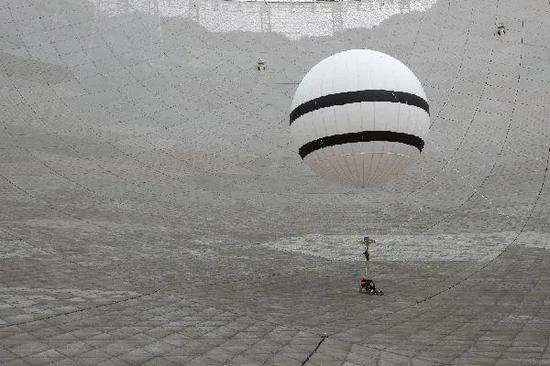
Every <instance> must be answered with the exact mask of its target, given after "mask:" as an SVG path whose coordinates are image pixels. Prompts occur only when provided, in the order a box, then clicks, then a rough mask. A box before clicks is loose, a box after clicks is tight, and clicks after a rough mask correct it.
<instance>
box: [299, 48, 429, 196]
mask: <svg viewBox="0 0 550 366" xmlns="http://www.w3.org/2000/svg"><path fill="white" fill-rule="evenodd" d="M429 125H430V116H429V107H428V102H427V100H426V94H425V93H424V90H423V89H422V85H421V84H420V81H418V79H417V78H416V76H415V75H414V74H413V73H412V71H411V70H409V68H408V67H407V66H405V65H404V64H403V63H401V62H400V61H398V60H396V59H395V58H393V57H391V56H388V55H386V54H384V53H382V52H377V51H372V50H349V51H344V52H340V53H337V54H335V55H332V56H330V57H328V58H326V59H324V60H323V61H321V62H319V63H318V64H317V65H315V66H314V67H313V68H312V69H311V70H310V71H309V72H308V73H307V74H306V76H305V77H304V79H303V80H302V82H301V83H300V85H299V86H298V89H297V90H296V94H295V95H294V99H293V100H292V105H291V112H290V128H291V133H292V137H293V140H294V143H295V145H296V147H297V148H298V151H299V154H300V156H301V157H302V159H303V160H304V161H306V162H307V163H308V164H309V165H310V166H311V168H312V169H313V170H314V171H315V172H316V173H318V174H319V175H320V176H322V177H324V178H326V179H329V180H332V181H336V182H338V183H341V184H343V185H346V186H352V187H369V186H379V185H382V184H384V183H386V182H388V181H390V180H392V179H393V178H395V177H396V176H397V175H398V174H399V173H401V172H402V171H404V170H405V169H406V168H407V167H408V166H409V165H410V164H411V163H412V162H413V161H414V160H415V159H416V158H417V157H418V156H419V155H420V152H421V151H422V148H423V147H424V138H425V137H426V135H427V133H428V129H429Z"/></svg>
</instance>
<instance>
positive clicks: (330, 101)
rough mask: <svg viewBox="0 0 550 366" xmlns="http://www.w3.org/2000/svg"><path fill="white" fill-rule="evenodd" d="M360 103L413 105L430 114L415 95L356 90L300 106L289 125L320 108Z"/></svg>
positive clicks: (428, 108) (294, 112) (386, 91)
mask: <svg viewBox="0 0 550 366" xmlns="http://www.w3.org/2000/svg"><path fill="white" fill-rule="evenodd" d="M361 102H391V103H403V104H408V105H414V106H416V107H418V108H421V109H423V110H425V111H426V113H428V114H430V107H429V105H428V102H427V101H426V100H425V99H424V98H422V97H419V96H418V95H416V94H411V93H406V92H400V91H391V90H358V91H350V92H342V93H335V94H328V95H324V96H322V97H319V98H315V99H312V100H310V101H308V102H305V103H302V104H300V105H299V106H298V107H296V108H294V110H293V111H292V112H290V124H292V122H294V121H295V120H296V119H298V118H300V117H301V116H303V115H304V114H306V113H309V112H313V111H316V110H318V109H321V108H327V107H332V106H335V105H344V104H350V103H361Z"/></svg>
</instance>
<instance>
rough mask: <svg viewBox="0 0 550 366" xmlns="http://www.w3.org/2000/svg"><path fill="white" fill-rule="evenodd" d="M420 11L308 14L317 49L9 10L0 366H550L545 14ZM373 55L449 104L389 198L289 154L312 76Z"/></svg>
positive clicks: (63, 12) (455, 7)
mask: <svg viewBox="0 0 550 366" xmlns="http://www.w3.org/2000/svg"><path fill="white" fill-rule="evenodd" d="M410 3H413V5H414V4H417V5H418V4H420V5H422V4H424V5H426V6H425V7H424V8H423V9H417V10H424V11H417V10H409V9H408V8H407V6H406V5H407V4H404V3H402V2H395V1H393V2H392V1H385V2H382V1H364V2H358V3H357V4H355V3H354V5H350V4H346V5H339V4H329V5H313V4H309V5H304V4H299V5H296V6H298V8H296V9H298V10H297V11H296V12H297V13H300V12H301V13H300V14H302V16H303V14H305V13H307V11H310V12H313V13H315V10H316V9H318V10H319V12H321V14H322V16H320V18H328V19H331V24H332V28H331V29H330V30H326V29H321V31H320V33H317V34H320V35H330V36H322V37H315V36H308V35H311V34H310V33H311V32H313V30H315V29H314V28H312V26H311V25H310V24H308V23H307V22H305V23H303V24H302V28H300V29H301V30H299V31H295V28H292V29H294V30H293V31H292V32H290V33H289V32H286V31H285V29H287V30H288V28H285V27H286V26H285V24H286V23H285V20H287V21H289V20H293V19H294V20H295V19H296V18H295V17H296V12H294V13H292V9H293V8H292V4H283V5H284V6H283V5H274V4H271V5H272V6H273V8H272V9H273V10H272V11H268V10H269V9H268V10H266V8H258V5H257V4H251V5H250V4H249V5H247V4H246V3H241V4H240V5H239V6H240V7H241V8H236V5H235V4H234V3H227V2H220V3H215V2H208V3H200V2H191V1H187V2H183V1H182V2H175V1H166V2H160V3H158V2H156V1H150V2H148V1H141V2H131V1H128V2H123V1H94V2H86V1H81V0H54V1H47V2H46V1H38V0H0V364H2V365H44V364H55V365H74V364H78V365H127V364H128V365H137V364H145V365H172V364H174V365H183V364H191V365H222V364H235V365H257V364H266V365H275V364H277V365H302V364H304V363H305V364H307V365H341V364H346V365H394V364H395V365H440V364H463V365H495V364H496V365H536V364H541V365H544V364H550V349H549V341H550V295H549V294H550V253H549V250H550V189H549V187H550V182H548V180H549V179H550V178H548V175H550V173H549V172H548V164H549V163H548V159H549V148H550V127H549V123H550V121H549V116H550V107H549V105H550V103H549V102H550V92H549V87H550V68H549V62H550V4H549V3H548V2H547V1H546V0H544V1H543V0H529V1H522V2H518V1H513V0H475V1H474V0H465V1H447V0H440V1H438V2H435V3H434V2H429V1H424V2H415V1H412V2H410ZM178 4H179V5H180V6H187V7H188V8H187V10H184V11H180V12H178V11H175V10H173V9H174V8H176V9H177V8H178ZM197 4H198V5H197ZM201 4H202V5H201ZM193 5H195V7H193ZM271 5H269V4H265V3H264V5H262V6H264V7H269V6H271ZM306 6H309V8H306ZM344 6H345V7H346V9H348V10H349V9H351V10H349V11H353V6H356V7H357V9H359V10H360V9H361V7H363V8H365V7H366V8H368V7H371V8H372V7H378V8H380V9H389V10H388V14H389V13H391V14H389V15H391V16H387V17H383V19H378V18H377V19H376V20H373V21H372V22H367V21H365V22H363V23H361V24H360V25H359V28H355V27H353V26H346V24H348V23H346V22H345V21H344V19H349V17H348V18H343V17H342V13H343V12H342V11H341V10H342V7H344ZM339 7H340V8H339ZM384 7H386V8H384ZM395 7H397V8H398V9H400V10H398V11H394V10H395V9H394V8H395ZM167 9H168V10H170V11H168V10H167ZM197 9H199V10H201V9H207V10H206V11H207V12H209V13H208V14H209V18H208V19H218V20H221V21H219V23H217V24H221V25H223V26H221V25H220V26H219V27H217V28H216V27H214V26H212V23H208V24H205V23H204V21H202V22H201V19H202V20H204V19H205V18H204V17H203V18H201V16H200V14H201V12H200V11H197ZM254 9H256V10H254ZM257 9H260V10H257ZM261 9H263V10H261ZM281 9H283V10H281ZM285 9H286V10H285ZM304 9H306V10H307V9H309V10H307V11H306V10H304ZM392 9H393V10H392ZM359 10H358V11H359ZM203 11H204V10H203ZM216 11H217V13H216ZM284 11H287V13H286V14H287V15H286V16H285V13H284ZM239 12H241V13H239ZM258 12H259V13H258ZM304 12H305V13H304ZM212 13H214V15H212ZM266 13H270V14H271V15H273V14H277V17H274V16H272V17H266V15H265V14H266ZM239 14H240V15H239ZM246 14H249V16H246ZM307 14H309V13H307ZM338 14H340V15H338ZM224 17H225V18H224ZM352 18H353V17H352ZM242 19H245V20H244V21H243V20H242ZM249 19H259V21H258V22H255V23H254V22H253V24H252V25H250V23H247V22H248V20H249ZM378 20H380V21H378ZM243 22H244V23H243ZM296 22H298V23H300V22H299V21H295V23H293V24H294V25H295V24H296ZM499 22H502V23H503V24H504V25H505V26H506V30H507V32H506V34H504V35H501V36H499V35H497V34H496V31H497V23H499ZM243 24H245V25H246V27H245V29H246V30H247V31H246V32H243V31H242V28H243V27H244V25H243ZM365 26H368V27H371V26H374V27H373V28H370V29H367V28H368V27H367V28H364V27H365ZM362 27H363V28H362ZM304 28H305V31H304V33H300V32H301V31H302V30H303V29H304ZM321 28H322V27H321ZM312 29H313V30H312ZM323 32H324V33H323ZM306 36H307V37H306ZM361 47H367V48H372V49H376V50H380V51H382V52H385V53H388V54H390V55H392V56H394V57H396V58H398V59H400V60H402V61H403V62H405V63H406V64H407V65H409V66H410V67H411V69H412V70H413V71H414V72H415V73H416V75H417V76H418V77H419V79H420V80H421V81H422V82H423V84H424V87H425V90H426V92H427V94H428V98H429V100H430V103H431V108H430V109H431V117H432V126H431V130H430V135H429V137H428V140H427V141H426V147H425V150H424V152H423V157H422V159H421V160H420V161H419V162H418V163H417V164H416V165H414V166H413V167H412V168H411V169H409V170H408V171H407V173H406V174H405V175H404V176H402V177H401V179H400V180H399V181H397V182H395V183H394V184H393V185H391V186H388V187H386V188H385V189H383V190H380V191H375V192H372V191H361V190H349V189H343V188H341V187H338V186H334V185H330V184H328V183H325V182H324V181H322V180H321V179H319V178H318V177H316V176H315V175H314V174H312V173H311V171H309V170H308V168H307V167H306V166H305V165H304V164H303V163H302V162H301V161H300V159H299V157H298V155H297V153H296V152H295V151H294V150H293V149H292V147H291V146H290V142H289V141H290V136H289V129H288V117H287V114H288V108H289V104H290V99H291V97H292V94H293V92H294V89H295V87H296V84H297V83H298V82H299V80H300V79H301V77H302V76H303V75H304V73H305V72H307V70H309V68H310V67H311V66H313V65H314V64H315V63H317V62H318V61H319V60H321V59H322V58H324V57H326V56H329V55H331V54H333V53H335V52H337V51H341V50H345V49H350V48H361ZM258 58H262V59H263V60H264V61H265V63H266V66H267V68H266V70H265V71H258V70H257V68H256V63H257V60H258ZM365 233H368V234H369V235H370V236H371V237H374V238H375V239H377V242H378V244H377V246H375V247H374V248H373V250H372V252H373V253H372V256H373V264H372V272H373V274H374V276H375V280H376V281H377V285H379V286H380V287H381V288H382V289H383V290H384V292H385V295H384V296H382V297H368V296H366V295H361V294H359V293H358V291H357V290H358V278H359V272H360V270H361V268H362V263H361V248H360V247H359V246H358V245H357V244H356V240H357V239H360V238H361V237H362V236H363V235H364V234H365ZM325 333H326V335H327V336H328V337H326V338H325V337H324V334H325Z"/></svg>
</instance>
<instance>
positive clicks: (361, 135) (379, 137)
mask: <svg viewBox="0 0 550 366" xmlns="http://www.w3.org/2000/svg"><path fill="white" fill-rule="evenodd" d="M370 141H387V142H399V143H402V144H406V145H410V146H414V147H416V148H417V149H418V151H422V149H423V148H424V140H422V139H421V138H420V137H418V136H415V135H409V134H406V133H401V132H393V131H362V132H351V133H344V134H341V135H333V136H327V137H321V138H320V139H317V140H313V141H310V142H308V143H307V144H305V145H304V146H302V147H301V148H300V149H299V150H298V152H299V153H300V156H301V157H302V159H303V158H305V157H306V156H307V155H309V154H311V153H312V152H314V151H316V150H320V149H322V148H325V147H329V146H335V145H343V144H350V143H354V142H370Z"/></svg>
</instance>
